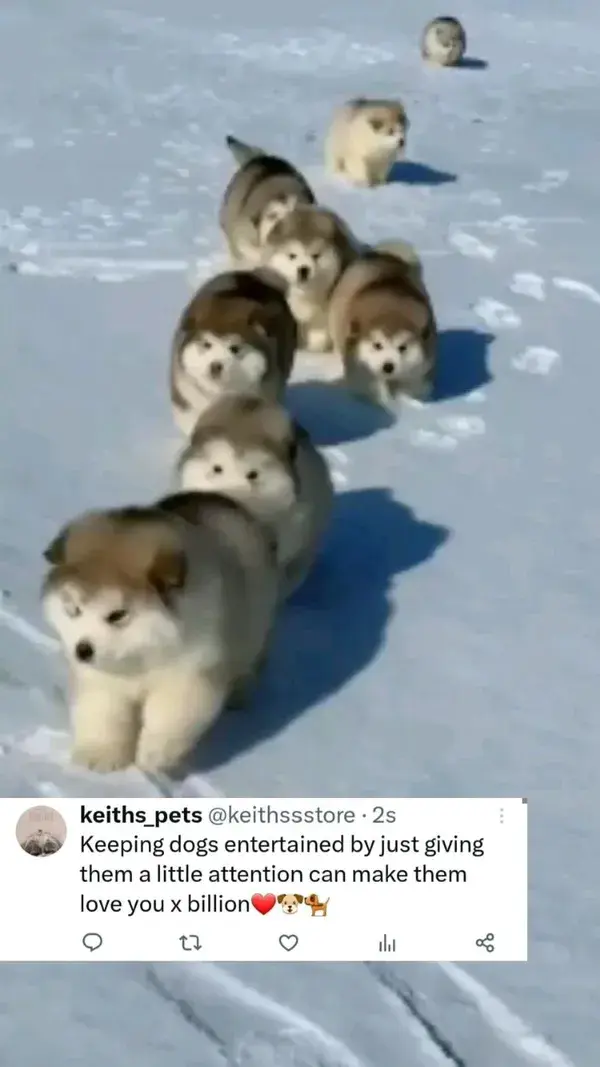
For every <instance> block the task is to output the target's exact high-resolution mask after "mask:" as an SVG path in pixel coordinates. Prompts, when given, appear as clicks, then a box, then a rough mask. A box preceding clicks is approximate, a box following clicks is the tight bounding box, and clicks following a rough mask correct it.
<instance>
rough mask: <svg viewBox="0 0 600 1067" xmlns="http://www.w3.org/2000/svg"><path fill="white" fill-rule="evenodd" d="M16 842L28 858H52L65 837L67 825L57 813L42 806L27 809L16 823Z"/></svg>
mask: <svg viewBox="0 0 600 1067" xmlns="http://www.w3.org/2000/svg"><path fill="white" fill-rule="evenodd" d="M16 834H17V841H18V842H19V844H20V846H21V848H22V849H23V852H27V854H28V855H29V856H53V855H54V853H55V852H60V850H61V848H62V847H63V845H64V843H65V839H66V836H67V824H66V823H65V820H64V819H63V817H62V815H61V814H60V812H59V811H56V810H55V809H54V808H48V807H46V806H45V805H44V804H40V805H39V807H35V808H27V811H24V812H23V814H22V815H21V818H20V819H19V821H18V823H17V830H16Z"/></svg>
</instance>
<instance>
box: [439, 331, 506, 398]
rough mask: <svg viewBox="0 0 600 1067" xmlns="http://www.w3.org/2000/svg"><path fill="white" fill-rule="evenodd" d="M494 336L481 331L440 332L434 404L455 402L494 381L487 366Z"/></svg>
mask: <svg viewBox="0 0 600 1067" xmlns="http://www.w3.org/2000/svg"><path fill="white" fill-rule="evenodd" d="M493 341H495V337H494V334H492V333H483V332H482V331H481V330H466V329H457V330H440V334H439V337H438V362H437V370H436V377H435V386H434V390H433V397H432V400H434V401H438V400H452V399H454V398H456V397H459V396H466V394H467V393H472V392H473V391H474V390H475V389H481V388H482V387H483V386H484V385H487V384H488V383H489V382H491V381H492V380H493V375H492V374H491V372H490V369H489V366H488V360H489V348H490V345H491V344H492V342H493Z"/></svg>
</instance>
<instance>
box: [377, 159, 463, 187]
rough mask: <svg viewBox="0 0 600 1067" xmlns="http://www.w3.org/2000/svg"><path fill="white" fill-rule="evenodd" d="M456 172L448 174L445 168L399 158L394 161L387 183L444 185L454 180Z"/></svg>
mask: <svg viewBox="0 0 600 1067" xmlns="http://www.w3.org/2000/svg"><path fill="white" fill-rule="evenodd" d="M455 181H456V174H450V173H449V172H448V171H445V170H436V168H435V167H430V166H428V164H427V163H414V162H413V161H412V160H410V159H403V160H399V161H398V163H394V166H393V167H392V169H391V171H390V173H389V175H388V180H387V184H388V185H395V184H396V183H400V184H402V185H446V184H447V183H448V182H455Z"/></svg>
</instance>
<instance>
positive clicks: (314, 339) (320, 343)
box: [306, 330, 331, 352]
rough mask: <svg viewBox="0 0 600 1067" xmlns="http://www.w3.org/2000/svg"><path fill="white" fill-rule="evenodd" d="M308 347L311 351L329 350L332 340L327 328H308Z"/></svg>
mask: <svg viewBox="0 0 600 1067" xmlns="http://www.w3.org/2000/svg"><path fill="white" fill-rule="evenodd" d="M306 347H307V349H308V351H309V352H328V351H329V349H330V348H331V340H330V337H329V334H328V333H327V330H307V333H306Z"/></svg>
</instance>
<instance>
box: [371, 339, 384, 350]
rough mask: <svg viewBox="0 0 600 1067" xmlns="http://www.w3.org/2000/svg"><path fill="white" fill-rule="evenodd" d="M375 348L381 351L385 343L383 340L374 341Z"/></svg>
mask: <svg viewBox="0 0 600 1067" xmlns="http://www.w3.org/2000/svg"><path fill="white" fill-rule="evenodd" d="M373 348H374V349H375V351H376V352H381V350H382V348H383V344H382V343H381V341H373Z"/></svg>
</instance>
